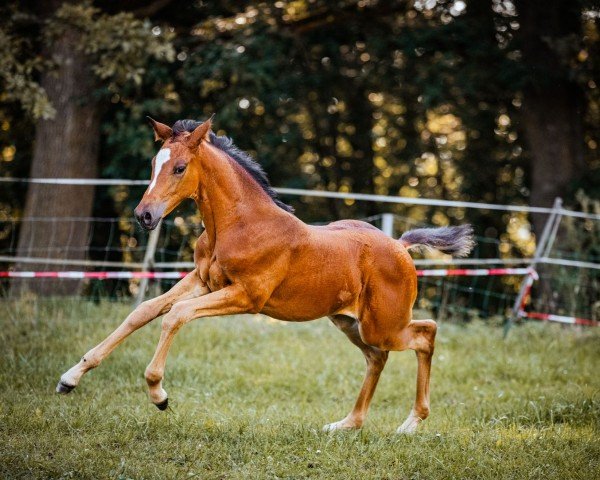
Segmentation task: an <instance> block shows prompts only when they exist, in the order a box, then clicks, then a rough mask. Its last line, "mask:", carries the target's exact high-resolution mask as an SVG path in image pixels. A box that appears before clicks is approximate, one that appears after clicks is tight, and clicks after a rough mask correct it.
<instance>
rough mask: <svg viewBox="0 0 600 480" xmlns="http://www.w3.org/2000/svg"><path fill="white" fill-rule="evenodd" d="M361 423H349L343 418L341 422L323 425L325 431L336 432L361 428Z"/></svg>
mask: <svg viewBox="0 0 600 480" xmlns="http://www.w3.org/2000/svg"><path fill="white" fill-rule="evenodd" d="M360 428H361V425H355V424H348V423H346V422H344V421H343V420H342V421H340V422H335V423H329V424H327V425H325V426H324V427H323V431H324V432H336V431H350V430H359V429H360Z"/></svg>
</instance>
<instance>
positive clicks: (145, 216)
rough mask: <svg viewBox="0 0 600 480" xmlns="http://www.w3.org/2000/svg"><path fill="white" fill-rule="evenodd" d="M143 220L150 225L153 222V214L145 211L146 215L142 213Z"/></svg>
mask: <svg viewBox="0 0 600 480" xmlns="http://www.w3.org/2000/svg"><path fill="white" fill-rule="evenodd" d="M142 220H143V221H144V223H145V224H146V225H150V224H151V223H152V215H151V214H150V212H144V215H142Z"/></svg>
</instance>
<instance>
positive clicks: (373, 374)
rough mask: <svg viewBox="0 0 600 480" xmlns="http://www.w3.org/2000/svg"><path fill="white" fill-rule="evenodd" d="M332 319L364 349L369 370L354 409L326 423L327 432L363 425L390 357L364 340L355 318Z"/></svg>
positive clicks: (339, 316) (325, 429)
mask: <svg viewBox="0 0 600 480" xmlns="http://www.w3.org/2000/svg"><path fill="white" fill-rule="evenodd" d="M331 321H332V322H333V323H334V324H335V326H336V327H338V328H339V329H340V330H341V331H342V332H344V333H345V334H346V336H347V337H348V338H349V339H350V341H351V342H352V343H353V344H354V345H356V346H357V347H358V348H360V349H361V350H362V352H363V354H364V356H365V360H366V361H367V372H366V374H365V379H364V381H363V385H362V388H361V389H360V393H359V394H358V398H357V399H356V403H355V404H354V408H353V409H352V411H351V412H350V413H349V414H348V415H347V416H346V418H344V419H343V420H340V421H339V422H335V423H330V424H328V425H325V426H324V427H323V430H324V431H326V432H331V431H333V430H340V429H351V428H360V427H362V424H363V422H364V420H365V417H366V416H367V411H368V409H369V404H370V403H371V399H372V398H373V394H374V393H375V388H376V387H377V382H378V381H379V376H380V375H381V372H382V370H383V367H384V366H385V362H386V361H387V358H388V352H386V351H384V350H379V349H378V348H375V347H372V346H370V345H367V344H366V343H365V342H363V341H362V339H361V338H360V333H359V330H358V322H357V321H356V320H354V319H353V318H350V317H346V316H344V315H337V316H334V317H331Z"/></svg>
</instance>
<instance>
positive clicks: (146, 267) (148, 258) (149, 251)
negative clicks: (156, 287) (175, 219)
mask: <svg viewBox="0 0 600 480" xmlns="http://www.w3.org/2000/svg"><path fill="white" fill-rule="evenodd" d="M161 227H162V220H161V221H160V222H158V225H157V226H156V228H155V229H154V230H152V231H151V232H150V236H149V238H148V244H147V245H146V252H145V253H144V261H143V262H142V272H148V271H150V270H151V269H152V267H153V265H154V254H155V253H156V246H157V245H158V237H159V236H160V228H161ZM147 288H148V279H147V278H142V279H141V280H140V287H139V290H138V294H137V297H136V299H135V304H136V305H139V304H140V303H142V302H143V301H144V297H145V296H146V289H147Z"/></svg>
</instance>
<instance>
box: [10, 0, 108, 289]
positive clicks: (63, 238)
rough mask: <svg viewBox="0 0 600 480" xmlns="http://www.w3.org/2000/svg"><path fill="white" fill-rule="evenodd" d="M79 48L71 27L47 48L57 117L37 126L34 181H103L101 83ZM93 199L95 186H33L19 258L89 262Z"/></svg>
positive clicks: (17, 285) (62, 284) (23, 285)
mask: <svg viewBox="0 0 600 480" xmlns="http://www.w3.org/2000/svg"><path fill="white" fill-rule="evenodd" d="M56 3H60V2H56ZM77 47H78V36H77V32H76V31H75V30H74V29H71V28H69V27H66V30H65V33H64V35H63V36H62V37H61V38H60V39H58V40H57V41H56V42H54V43H53V44H52V45H48V46H47V49H46V56H47V57H49V58H52V59H54V60H55V61H56V62H57V68H56V69H55V70H54V71H51V72H47V73H45V74H44V76H43V78H42V86H43V88H44V89H45V90H46V92H47V94H48V97H49V99H50V101H51V102H52V105H53V106H54V108H55V109H56V117H55V118H54V119H53V120H40V121H39V122H38V123H37V125H36V131H35V145H34V153H33V159H32V164H31V173H30V176H31V177H80V178H94V177H96V176H97V172H98V148H99V137H100V107H99V104H98V102H96V101H94V100H93V91H94V88H95V82H94V77H93V73H92V72H91V68H90V65H89V62H88V60H87V58H86V57H85V55H84V54H83V53H82V52H80V51H79V50H78V49H77ZM93 198H94V187H92V186H73V185H36V184H31V185H30V186H29V189H28V191H27V199H26V203H25V211H24V215H23V223H22V225H21V229H20V234H19V242H18V247H17V255H18V256H19V257H30V258H31V257H43V258H50V259H61V260H64V259H69V260H72V259H78V260H79V259H84V258H85V257H86V255H87V247H88V243H89V236H90V221H89V217H90V216H91V213H92V207H93ZM17 268H18V269H19V270H67V269H70V268H73V267H72V266H69V265H43V264H35V263H34V264H32V263H20V264H19V265H17ZM77 268H79V267H77ZM80 286H81V282H80V281H77V280H56V279H52V280H44V279H31V280H20V281H14V282H13V284H12V288H13V292H23V291H24V290H27V291H32V292H34V293H37V294H41V295H67V294H77V293H78V292H79V291H80Z"/></svg>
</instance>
